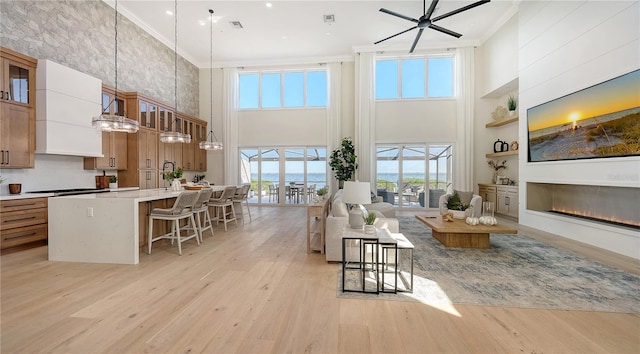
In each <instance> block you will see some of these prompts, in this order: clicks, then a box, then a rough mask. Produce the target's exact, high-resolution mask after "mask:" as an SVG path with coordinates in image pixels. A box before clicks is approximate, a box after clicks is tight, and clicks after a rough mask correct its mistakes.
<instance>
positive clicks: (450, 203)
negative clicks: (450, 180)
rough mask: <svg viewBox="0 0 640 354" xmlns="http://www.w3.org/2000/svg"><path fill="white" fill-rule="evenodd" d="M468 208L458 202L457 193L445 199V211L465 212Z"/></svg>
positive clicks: (467, 205)
mask: <svg viewBox="0 0 640 354" xmlns="http://www.w3.org/2000/svg"><path fill="white" fill-rule="evenodd" d="M467 208H469V204H465V203H463V202H462V201H461V200H460V196H459V195H458V193H457V192H456V193H453V194H451V195H449V197H448V198H447V209H449V210H461V211H465V210H467Z"/></svg>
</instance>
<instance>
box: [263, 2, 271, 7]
mask: <svg viewBox="0 0 640 354" xmlns="http://www.w3.org/2000/svg"><path fill="white" fill-rule="evenodd" d="M264 5H265V6H266V7H269V8H270V7H271V6H273V5H271V3H270V2H268V3H266V4H264Z"/></svg>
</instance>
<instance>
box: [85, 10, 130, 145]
mask: <svg viewBox="0 0 640 354" xmlns="http://www.w3.org/2000/svg"><path fill="white" fill-rule="evenodd" d="M115 14H116V16H115V33H116V36H115V37H116V39H115V72H116V76H115V84H116V93H115V95H114V97H113V100H112V101H111V102H109V105H108V106H107V107H106V108H105V109H104V111H103V112H102V114H101V115H99V116H97V117H93V118H92V119H91V126H92V127H94V128H98V129H100V130H102V131H104V132H125V133H135V132H137V131H138V129H139V128H140V124H139V123H138V122H137V121H135V120H133V119H129V118H127V117H124V116H120V115H118V114H117V112H116V114H110V113H108V111H109V107H111V105H112V104H113V103H114V102H116V100H117V98H118V0H116V6H115Z"/></svg>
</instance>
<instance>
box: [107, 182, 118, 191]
mask: <svg viewBox="0 0 640 354" xmlns="http://www.w3.org/2000/svg"><path fill="white" fill-rule="evenodd" d="M117 188H118V182H113V183H111V182H109V189H117Z"/></svg>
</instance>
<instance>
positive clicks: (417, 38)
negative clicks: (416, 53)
mask: <svg viewBox="0 0 640 354" xmlns="http://www.w3.org/2000/svg"><path fill="white" fill-rule="evenodd" d="M422 31H424V28H421V29H420V30H419V31H418V34H416V39H414V40H413V44H412V45H411V49H409V54H411V53H413V50H414V49H416V45H418V41H419V40H420V36H422Z"/></svg>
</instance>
